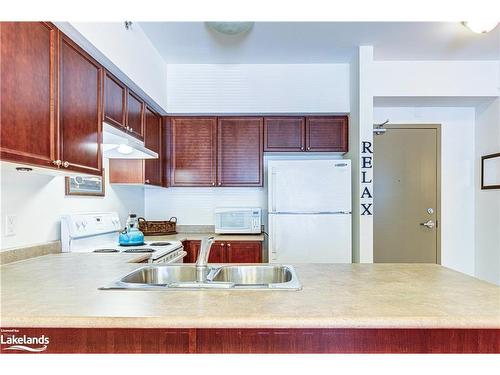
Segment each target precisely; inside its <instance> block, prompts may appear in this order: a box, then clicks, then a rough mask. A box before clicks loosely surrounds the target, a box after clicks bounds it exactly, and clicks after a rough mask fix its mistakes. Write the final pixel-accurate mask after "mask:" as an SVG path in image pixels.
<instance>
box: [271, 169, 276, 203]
mask: <svg viewBox="0 0 500 375" xmlns="http://www.w3.org/2000/svg"><path fill="white" fill-rule="evenodd" d="M276 174H277V172H276V171H275V170H272V171H271V184H270V187H271V211H272V212H275V211H276Z"/></svg>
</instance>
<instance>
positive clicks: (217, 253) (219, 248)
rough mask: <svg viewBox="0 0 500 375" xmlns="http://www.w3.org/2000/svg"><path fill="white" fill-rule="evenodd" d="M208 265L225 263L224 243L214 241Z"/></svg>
mask: <svg viewBox="0 0 500 375" xmlns="http://www.w3.org/2000/svg"><path fill="white" fill-rule="evenodd" d="M208 263H226V243H225V242H222V241H215V242H214V243H213V244H212V248H211V249H210V254H209V256H208Z"/></svg>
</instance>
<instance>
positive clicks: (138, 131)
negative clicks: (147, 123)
mask: <svg viewBox="0 0 500 375" xmlns="http://www.w3.org/2000/svg"><path fill="white" fill-rule="evenodd" d="M126 124H127V126H128V127H129V129H130V134H132V135H133V136H135V137H137V138H139V139H143V138H144V130H143V129H144V102H143V101H142V100H141V98H139V97H138V96H137V95H135V94H134V93H133V92H132V91H130V90H128V91H127V121H126Z"/></svg>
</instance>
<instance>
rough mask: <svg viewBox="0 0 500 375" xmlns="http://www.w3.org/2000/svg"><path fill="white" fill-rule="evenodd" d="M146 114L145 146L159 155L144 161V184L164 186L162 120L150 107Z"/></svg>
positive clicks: (146, 109) (147, 107)
mask: <svg viewBox="0 0 500 375" xmlns="http://www.w3.org/2000/svg"><path fill="white" fill-rule="evenodd" d="M144 112H145V113H144V146H146V148H148V149H150V150H152V151H154V152H156V153H157V154H158V158H156V159H146V160H145V161H144V164H145V165H144V178H145V179H144V182H145V183H146V184H151V185H156V186H162V170H161V169H162V168H161V167H162V163H161V160H162V150H161V140H162V119H161V116H160V115H158V114H157V113H156V112H154V111H153V110H152V109H151V108H150V107H149V106H146V108H145V111H144Z"/></svg>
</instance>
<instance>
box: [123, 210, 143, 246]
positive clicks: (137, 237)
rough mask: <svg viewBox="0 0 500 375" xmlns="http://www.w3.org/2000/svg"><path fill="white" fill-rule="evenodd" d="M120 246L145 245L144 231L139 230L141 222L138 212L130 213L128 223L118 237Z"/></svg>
mask: <svg viewBox="0 0 500 375" xmlns="http://www.w3.org/2000/svg"><path fill="white" fill-rule="evenodd" d="M118 241H119V243H120V246H141V245H144V233H142V232H141V231H140V230H139V222H138V220H137V215H136V214H130V215H128V219H127V225H126V226H125V229H124V230H123V231H122V232H121V233H120V237H119V238H118Z"/></svg>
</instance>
